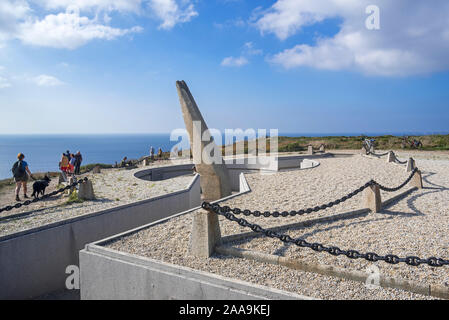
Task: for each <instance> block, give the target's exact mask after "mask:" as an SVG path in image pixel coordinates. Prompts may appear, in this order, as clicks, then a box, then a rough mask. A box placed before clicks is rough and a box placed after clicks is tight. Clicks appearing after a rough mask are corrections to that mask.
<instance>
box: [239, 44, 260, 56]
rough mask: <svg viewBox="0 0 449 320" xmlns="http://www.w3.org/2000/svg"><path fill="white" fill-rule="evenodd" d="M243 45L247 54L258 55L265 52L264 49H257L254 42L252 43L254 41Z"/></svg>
mask: <svg viewBox="0 0 449 320" xmlns="http://www.w3.org/2000/svg"><path fill="white" fill-rule="evenodd" d="M243 47H244V50H243V51H244V53H245V54H246V55H250V56H258V55H261V54H263V50H262V49H256V48H255V47H254V43H252V42H246V43H245V45H244V46H243Z"/></svg>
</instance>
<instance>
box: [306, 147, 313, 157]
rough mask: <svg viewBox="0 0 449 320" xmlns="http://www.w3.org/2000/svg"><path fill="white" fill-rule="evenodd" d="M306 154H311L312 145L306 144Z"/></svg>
mask: <svg viewBox="0 0 449 320" xmlns="http://www.w3.org/2000/svg"><path fill="white" fill-rule="evenodd" d="M307 154H310V155H312V154H313V147H312V146H308V147H307Z"/></svg>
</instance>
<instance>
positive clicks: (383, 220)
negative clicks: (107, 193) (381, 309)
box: [108, 154, 449, 300]
mask: <svg viewBox="0 0 449 320" xmlns="http://www.w3.org/2000/svg"><path fill="white" fill-rule="evenodd" d="M430 155H431V156H430V158H432V154H430ZM421 156H422V154H421ZM417 158H418V157H417ZM423 158H426V157H425V156H422V157H421V158H418V160H417V165H418V167H419V168H420V169H421V170H422V171H423V176H424V184H425V187H426V188H425V189H423V190H420V191H415V192H414V193H413V194H411V195H409V196H408V197H407V198H405V199H402V200H400V201H398V202H396V203H394V204H392V205H391V206H390V207H388V208H387V209H384V210H383V211H382V212H381V213H378V214H368V215H367V216H365V217H361V218H355V219H351V220H346V221H337V222H332V223H326V224H320V225H314V226H312V227H306V228H300V229H296V230H293V229H292V230H287V231H286V233H288V234H289V235H291V236H292V237H303V238H304V239H306V240H307V241H309V242H321V243H323V244H326V245H337V246H340V247H341V248H342V249H355V250H358V251H361V252H365V251H366V252H368V251H374V252H377V253H379V254H390V253H394V254H397V255H400V256H405V255H418V256H422V257H430V256H438V257H442V258H446V259H447V258H449V238H448V237H447V232H448V228H449V214H448V211H447V208H446V205H447V202H448V200H449V161H447V160H425V159H423ZM427 158H429V157H427ZM320 162H321V166H319V167H318V168H315V169H312V170H301V171H299V170H293V171H284V172H279V173H276V174H274V175H271V176H267V175H259V174H249V175H247V179H248V182H249V185H250V187H251V188H252V192H250V193H248V194H246V195H242V196H239V197H236V198H233V199H231V200H228V201H227V202H225V203H224V204H226V205H229V206H231V207H239V208H241V209H246V208H248V209H251V210H260V211H263V210H270V211H274V210H281V211H283V210H293V209H295V210H297V209H301V208H304V207H311V206H315V205H319V204H322V203H327V202H329V201H331V200H334V199H337V198H339V197H341V196H343V195H345V194H347V193H348V192H349V191H352V190H353V189H356V188H358V187H359V186H360V185H362V184H364V183H365V182H367V181H369V180H370V179H371V178H374V179H375V180H376V181H378V182H379V183H381V184H383V185H386V186H396V185H398V184H400V183H401V182H402V181H404V180H405V179H406V178H407V176H408V173H406V172H405V170H404V169H403V168H402V167H400V166H397V165H393V164H387V163H386V160H385V159H383V160H377V159H368V158H364V157H361V156H359V155H357V156H354V157H352V158H335V159H321V160H320ZM391 196H394V194H386V193H384V192H383V193H382V197H383V199H384V200H385V199H388V198H389V197H391ZM361 199H362V198H361V196H360V195H358V196H356V197H354V198H353V199H351V200H349V201H347V202H345V203H344V204H342V205H340V206H338V207H333V208H331V209H328V210H325V211H323V212H321V213H318V214H317V213H315V214H311V215H309V216H303V217H293V218H287V219H283V218H255V217H249V218H248V220H249V221H250V222H256V223H258V224H259V225H261V226H263V227H269V226H276V225H282V224H287V223H293V222H298V221H302V220H309V219H312V218H316V217H320V216H327V215H333V214H335V213H340V212H346V211H349V210H353V209H359V208H360V205H361ZM191 223H192V215H187V216H183V217H179V218H175V219H172V220H171V221H169V222H167V223H165V224H162V225H158V226H155V227H152V228H149V229H145V230H143V231H141V232H139V233H137V234H134V235H132V236H129V237H125V238H122V239H119V240H118V241H116V242H114V243H112V244H109V245H108V246H109V247H111V248H114V249H116V250H119V251H125V252H129V253H133V254H137V255H142V256H147V257H151V258H154V259H158V260H162V261H166V262H169V263H174V264H178V265H183V266H188V267H191V268H194V269H199V270H203V271H208V272H212V273H216V274H220V275H223V276H228V277H231V278H237V279H240V280H244V281H249V282H253V283H257V284H261V285H267V286H272V287H275V288H278V289H282V290H287V291H292V292H296V293H299V294H303V295H309V296H313V297H316V298H323V299H386V300H389V299H429V297H426V296H421V295H417V294H412V293H409V292H406V291H402V290H397V289H386V288H378V289H367V288H366V287H365V285H364V284H363V283H359V282H354V281H349V280H342V279H337V278H333V277H328V276H322V275H318V274H314V273H307V272H302V271H296V270H291V269H288V268H286V267H281V266H273V265H267V264H264V263H260V262H255V261H248V260H243V259H239V258H231V257H221V256H219V255H215V256H214V257H213V258H212V259H204V260H203V259H197V258H195V257H192V256H190V255H189V252H188V246H189V235H190V230H191ZM220 225H221V230H222V234H223V235H231V234H236V233H240V232H248V231H249V230H248V229H244V228H242V227H240V226H239V225H237V224H235V223H231V222H229V221H227V220H225V219H224V218H223V217H220ZM149 243H151V244H152V245H151V246H148V244H149ZM232 245H234V246H237V247H240V248H245V249H250V250H254V251H260V252H265V253H270V254H276V255H280V256H286V257H291V258H297V259H302V260H303V261H304V262H308V263H320V264H328V265H333V266H338V267H343V268H348V269H351V270H361V271H366V269H367V267H368V266H370V263H369V262H364V261H362V260H350V259H347V258H346V257H337V258H336V257H333V256H330V255H328V254H326V253H319V254H318V253H315V252H314V251H312V250H310V249H301V248H297V247H296V246H285V245H284V244H283V243H282V242H280V241H279V240H274V239H267V238H250V239H245V240H243V241H240V242H235V243H233V244H232ZM376 265H377V266H378V267H379V269H380V272H381V273H382V274H383V275H386V276H393V277H398V278H404V279H410V280H413V281H416V282H421V283H435V284H439V285H444V286H448V287H449V272H448V269H447V267H443V268H439V269H436V268H430V267H426V266H420V267H418V268H414V267H409V266H407V265H404V264H401V265H397V266H390V265H387V264H385V263H381V262H380V263H377V264H376Z"/></svg>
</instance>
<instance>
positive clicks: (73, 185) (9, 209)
mask: <svg viewBox="0 0 449 320" xmlns="http://www.w3.org/2000/svg"><path fill="white" fill-rule="evenodd" d="M87 180H88V179H87V177H85V178H83V179H80V180H78V181H75V182H74V183H72V184H70V185H68V186H65V187H63V188H59V189H58V190H55V191H53V192H50V193H47V194H44V195H43V196H42V197H40V198H34V199H32V200H26V201H24V202H19V203H16V204H15V205H12V206H6V207H3V208H0V213H2V212H3V211H11V210H12V209H19V208H20V207H22V206H29V205H30V204H32V203H36V202H39V201H42V200H45V199H48V198H50V197H53V196H55V195H57V194H59V193H61V192H64V191H66V190H69V189H72V188H73V187H76V186H77V185H78V184H80V183H82V182H86V181H87Z"/></svg>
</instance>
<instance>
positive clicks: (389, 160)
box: [387, 151, 395, 162]
mask: <svg viewBox="0 0 449 320" xmlns="http://www.w3.org/2000/svg"><path fill="white" fill-rule="evenodd" d="M394 159H395V156H394V152H393V151H390V152H389V153H388V158H387V162H394Z"/></svg>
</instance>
